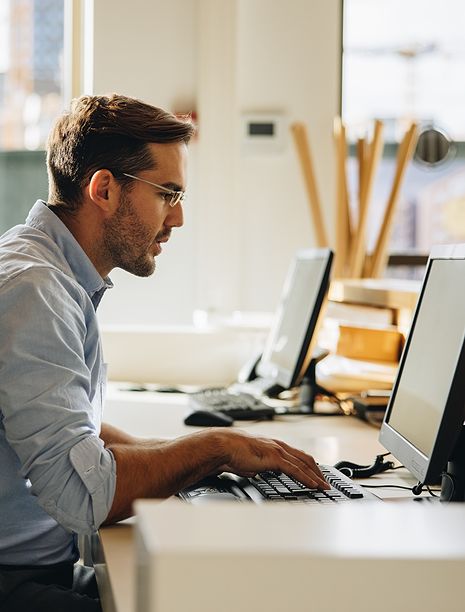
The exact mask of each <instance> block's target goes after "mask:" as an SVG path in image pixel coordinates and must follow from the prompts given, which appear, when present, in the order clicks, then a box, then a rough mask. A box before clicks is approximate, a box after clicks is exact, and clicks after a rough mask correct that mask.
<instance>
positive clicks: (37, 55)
mask: <svg viewBox="0 0 465 612" xmlns="http://www.w3.org/2000/svg"><path fill="white" fill-rule="evenodd" d="M63 19H64V0H1V2H0V231H4V230H5V229H7V228H8V227H11V225H14V224H15V223H19V222H22V221H23V220H24V217H25V215H26V214H27V211H28V210H29V208H30V207H31V206H32V204H33V203H34V201H35V200H36V199H37V198H45V199H46V198H47V175H46V169H45V160H44V153H43V149H44V147H45V141H46V138H47V134H48V131H49V129H50V126H51V124H52V122H53V120H54V119H55V117H56V116H57V115H58V114H60V113H61V112H62V109H63V106H64V104H63V40H64V25H63Z"/></svg>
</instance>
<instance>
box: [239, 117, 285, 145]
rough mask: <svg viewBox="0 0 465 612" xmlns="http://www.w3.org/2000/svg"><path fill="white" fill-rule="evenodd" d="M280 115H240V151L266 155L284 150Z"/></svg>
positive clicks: (282, 125)
mask: <svg viewBox="0 0 465 612" xmlns="http://www.w3.org/2000/svg"><path fill="white" fill-rule="evenodd" d="M284 143H285V137H284V115H283V114H282V113H244V114H243V115H242V150H243V151H244V153H256V154H262V155H266V154H269V153H281V151H283V149H284Z"/></svg>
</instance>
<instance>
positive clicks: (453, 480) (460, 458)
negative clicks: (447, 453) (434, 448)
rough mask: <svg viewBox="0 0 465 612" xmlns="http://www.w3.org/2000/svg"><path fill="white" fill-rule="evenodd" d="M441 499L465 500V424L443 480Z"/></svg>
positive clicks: (443, 500) (444, 500)
mask: <svg viewBox="0 0 465 612" xmlns="http://www.w3.org/2000/svg"><path fill="white" fill-rule="evenodd" d="M441 501H442V502H449V501H461V502H463V501H465V426H464V425H462V431H461V432H460V435H459V438H458V440H457V444H456V445H455V449H454V452H453V454H452V456H451V458H450V459H449V461H448V462H447V469H446V471H445V472H444V473H443V475H442V480H441Z"/></svg>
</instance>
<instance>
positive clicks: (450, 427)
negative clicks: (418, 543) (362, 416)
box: [379, 245, 465, 484]
mask: <svg viewBox="0 0 465 612" xmlns="http://www.w3.org/2000/svg"><path fill="white" fill-rule="evenodd" d="M464 338H465V245H456V246H454V245H449V246H446V247H436V248H435V249H433V251H432V253H431V256H430V258H429V260H428V264H427V268H426V273H425V278H424V281H423V285H422V289H421V292H420V296H419V299H418V303H417V307H416V310H415V314H414V317H413V321H412V326H411V329H410V333H409V335H408V338H407V342H406V344H405V348H404V351H403V354H402V358H401V360H400V364H399V370H398V374H397V378H396V381H395V383H394V387H393V390H392V394H391V399H390V402H389V405H388V408H387V411H386V416H385V419H384V422H383V425H382V427H381V431H380V437H379V439H380V442H381V443H382V444H383V446H385V447H386V448H387V449H388V450H389V451H391V452H392V454H393V455H394V456H395V457H396V458H397V459H398V460H399V461H400V462H401V463H403V464H404V465H405V467H406V468H407V469H408V470H409V471H410V472H411V473H412V474H413V475H414V476H415V477H416V478H418V480H419V481H420V482H422V483H426V484H429V483H432V482H436V481H437V480H438V478H439V476H440V474H441V472H442V471H443V470H444V468H445V467H446V464H447V461H448V459H449V458H450V455H451V453H452V451H453V449H454V446H455V443H456V441H457V438H458V435H459V433H460V431H461V428H462V424H463V421H464V418H465V363H464Z"/></svg>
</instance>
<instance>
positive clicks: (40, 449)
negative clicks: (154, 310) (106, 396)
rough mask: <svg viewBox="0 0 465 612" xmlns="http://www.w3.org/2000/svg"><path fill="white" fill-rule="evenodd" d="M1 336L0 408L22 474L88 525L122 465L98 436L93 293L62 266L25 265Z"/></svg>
mask: <svg viewBox="0 0 465 612" xmlns="http://www.w3.org/2000/svg"><path fill="white" fill-rule="evenodd" d="M0 334H1V339H2V341H1V343H0V380H1V381H2V382H1V385H0V410H1V416H2V417H3V425H4V428H5V435H6V438H7V440H8V442H9V444H10V445H11V447H12V448H13V450H14V451H15V452H16V454H17V456H18V458H19V461H20V465H21V470H20V473H21V476H22V477H23V478H26V479H29V480H30V483H31V492H32V494H33V495H35V496H37V499H38V503H39V504H40V505H41V506H42V508H44V510H45V511H46V512H48V513H49V514H50V515H51V516H52V517H53V518H55V520H56V521H57V522H59V523H60V524H61V525H62V526H63V527H64V528H65V529H67V530H69V531H72V532H76V533H91V532H93V531H95V530H96V529H98V527H99V526H100V524H101V523H102V522H103V520H104V519H105V518H106V516H107V515H108V512H109V510H110V507H111V504H112V501H113V496H114V493H115V487H116V464H115V459H114V457H113V454H112V453H111V452H110V451H108V450H107V449H105V448H104V445H103V442H102V440H101V439H100V438H99V433H100V432H99V427H100V425H99V423H100V418H96V410H100V409H101V406H100V403H101V399H102V398H100V397H98V396H99V380H98V379H99V376H101V372H100V370H101V368H100V366H99V360H100V361H101V349H100V340H99V334H98V329H97V322H96V317H95V313H94V309H93V307H92V304H91V302H90V299H89V298H88V296H87V294H85V292H84V291H83V290H82V288H80V286H79V285H78V284H77V283H76V282H75V281H74V279H72V278H69V277H67V276H66V275H65V274H63V273H62V272H60V271H58V270H57V271H54V270H50V269H46V268H32V269H29V270H26V271H24V272H22V273H21V274H20V275H18V276H16V277H14V278H12V279H9V280H8V281H7V282H6V283H5V284H4V286H3V287H2V299H1V300H0ZM98 416H99V417H100V414H99V415H98Z"/></svg>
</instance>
